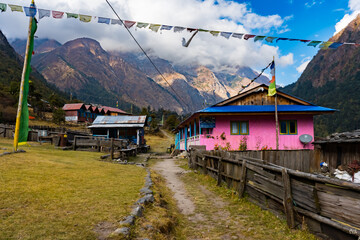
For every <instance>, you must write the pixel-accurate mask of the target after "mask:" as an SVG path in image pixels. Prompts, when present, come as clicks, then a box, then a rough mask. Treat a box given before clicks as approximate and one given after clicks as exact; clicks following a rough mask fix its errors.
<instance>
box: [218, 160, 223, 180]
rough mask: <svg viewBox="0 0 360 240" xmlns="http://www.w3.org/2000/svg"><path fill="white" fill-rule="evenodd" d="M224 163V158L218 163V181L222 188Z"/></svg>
mask: <svg viewBox="0 0 360 240" xmlns="http://www.w3.org/2000/svg"><path fill="white" fill-rule="evenodd" d="M222 165H223V163H222V158H219V161H218V179H217V185H218V186H220V185H221V178H222V176H221V170H222V168H223V166H222Z"/></svg>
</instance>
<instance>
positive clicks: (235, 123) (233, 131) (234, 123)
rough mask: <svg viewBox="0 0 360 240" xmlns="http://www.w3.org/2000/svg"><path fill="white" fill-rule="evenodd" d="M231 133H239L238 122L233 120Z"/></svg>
mask: <svg viewBox="0 0 360 240" xmlns="http://www.w3.org/2000/svg"><path fill="white" fill-rule="evenodd" d="M231 134H239V128H238V122H231Z"/></svg>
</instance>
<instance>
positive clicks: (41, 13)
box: [38, 9, 50, 20]
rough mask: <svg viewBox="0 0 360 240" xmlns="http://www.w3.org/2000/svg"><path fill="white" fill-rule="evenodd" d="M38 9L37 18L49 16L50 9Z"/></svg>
mask: <svg viewBox="0 0 360 240" xmlns="http://www.w3.org/2000/svg"><path fill="white" fill-rule="evenodd" d="M38 10H39V20H40V19H42V18H43V17H50V10H46V9H38Z"/></svg>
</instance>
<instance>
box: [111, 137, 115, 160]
mask: <svg viewBox="0 0 360 240" xmlns="http://www.w3.org/2000/svg"><path fill="white" fill-rule="evenodd" d="M110 158H111V159H114V139H113V138H111V146H110Z"/></svg>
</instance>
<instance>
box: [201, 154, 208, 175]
mask: <svg viewBox="0 0 360 240" xmlns="http://www.w3.org/2000/svg"><path fill="white" fill-rule="evenodd" d="M202 161H203V166H202V167H203V172H204V174H205V175H206V174H207V168H206V165H207V159H206V157H203V158H202Z"/></svg>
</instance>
